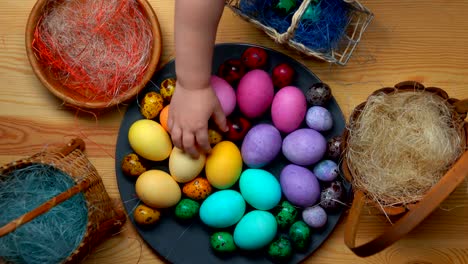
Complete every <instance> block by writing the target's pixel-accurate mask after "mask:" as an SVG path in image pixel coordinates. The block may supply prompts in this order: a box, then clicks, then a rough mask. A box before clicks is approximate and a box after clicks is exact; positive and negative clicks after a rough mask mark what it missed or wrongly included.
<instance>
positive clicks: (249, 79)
mask: <svg viewBox="0 0 468 264" xmlns="http://www.w3.org/2000/svg"><path fill="white" fill-rule="evenodd" d="M273 96H274V87H273V81H272V80H271V77H270V75H269V74H268V73H267V72H266V71H264V70H260V69H256V70H251V71H249V72H248V73H246V74H245V75H244V77H242V78H241V79H240V81H239V84H238V86H237V92H236V97H237V105H238V106H239V110H240V111H241V112H242V114H244V115H245V116H246V117H248V118H257V117H260V116H261V115H263V114H264V113H265V112H267V110H268V109H269V108H270V106H271V102H272V101H273Z"/></svg>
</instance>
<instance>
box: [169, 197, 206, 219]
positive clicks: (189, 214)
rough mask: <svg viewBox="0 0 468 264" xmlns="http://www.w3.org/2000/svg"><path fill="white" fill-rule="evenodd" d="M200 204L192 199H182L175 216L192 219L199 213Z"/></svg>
mask: <svg viewBox="0 0 468 264" xmlns="http://www.w3.org/2000/svg"><path fill="white" fill-rule="evenodd" d="M199 210H200V204H199V203H198V202H197V201H194V200H191V199H187V198H185V199H182V200H180V202H179V203H178V204H177V206H176V208H175V216H176V217H177V218H178V219H180V220H190V219H193V218H195V217H196V216H197V215H198V212H199Z"/></svg>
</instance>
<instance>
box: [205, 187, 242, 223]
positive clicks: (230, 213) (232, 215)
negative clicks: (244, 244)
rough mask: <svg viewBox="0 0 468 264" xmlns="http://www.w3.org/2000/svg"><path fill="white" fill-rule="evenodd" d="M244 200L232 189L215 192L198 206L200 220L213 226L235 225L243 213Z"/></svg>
mask: <svg viewBox="0 0 468 264" xmlns="http://www.w3.org/2000/svg"><path fill="white" fill-rule="evenodd" d="M245 207H246V204H245V201H244V198H242V195H241V194H240V193H239V192H237V191H234V190H222V191H218V192H215V193H213V194H211V195H210V196H208V198H206V199H205V200H204V201H203V203H202V205H201V206H200V219H201V221H202V222H203V223H204V224H205V225H207V226H209V227H213V228H225V227H229V226H232V225H235V224H236V223H237V222H239V220H240V219H241V218H242V216H243V215H244V213H245Z"/></svg>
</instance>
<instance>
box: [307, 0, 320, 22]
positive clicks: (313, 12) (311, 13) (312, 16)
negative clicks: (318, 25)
mask: <svg viewBox="0 0 468 264" xmlns="http://www.w3.org/2000/svg"><path fill="white" fill-rule="evenodd" d="M317 2H318V1H310V5H309V6H308V7H307V8H306V10H305V11H304V14H302V19H303V20H308V21H310V22H313V23H315V22H317V21H319V20H320V14H321V13H322V9H321V8H320V6H319V5H318V3H317Z"/></svg>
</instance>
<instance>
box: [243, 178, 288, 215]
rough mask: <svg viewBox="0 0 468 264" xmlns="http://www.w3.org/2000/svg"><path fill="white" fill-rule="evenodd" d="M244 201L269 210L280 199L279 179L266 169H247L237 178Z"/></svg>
mask: <svg viewBox="0 0 468 264" xmlns="http://www.w3.org/2000/svg"><path fill="white" fill-rule="evenodd" d="M239 188H240V192H241V194H242V196H243V197H244V199H245V201H246V202H247V203H248V204H250V205H251V206H252V207H254V208H255V209H258V210H270V209H272V208H273V207H275V206H276V205H277V204H278V203H279V201H280V200H281V186H280V184H279V181H278V180H277V179H276V178H275V176H273V174H271V173H269V172H268V171H266V170H262V169H247V170H245V171H244V172H243V173H242V174H241V176H240V180H239Z"/></svg>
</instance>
